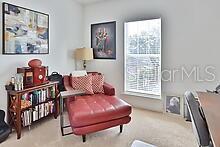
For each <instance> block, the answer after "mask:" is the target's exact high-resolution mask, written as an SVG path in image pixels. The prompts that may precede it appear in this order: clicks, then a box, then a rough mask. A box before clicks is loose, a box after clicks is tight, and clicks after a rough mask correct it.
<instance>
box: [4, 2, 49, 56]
mask: <svg viewBox="0 0 220 147" xmlns="http://www.w3.org/2000/svg"><path fill="white" fill-rule="evenodd" d="M2 14H3V16H2V23H3V25H2V28H3V31H2V39H3V40H2V42H3V54H7V55H14V54H49V14H46V13H42V12H38V11H35V10H31V9H28V8H24V7H21V6H16V5H13V4H9V3H5V2H4V3H2Z"/></svg>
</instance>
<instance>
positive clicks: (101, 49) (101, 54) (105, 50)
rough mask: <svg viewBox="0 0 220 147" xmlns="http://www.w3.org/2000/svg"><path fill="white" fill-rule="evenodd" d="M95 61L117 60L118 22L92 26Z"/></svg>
mask: <svg viewBox="0 0 220 147" xmlns="http://www.w3.org/2000/svg"><path fill="white" fill-rule="evenodd" d="M91 47H92V48H93V54H94V59H116V22H115V21H113V22H106V23H99V24H92V25H91Z"/></svg>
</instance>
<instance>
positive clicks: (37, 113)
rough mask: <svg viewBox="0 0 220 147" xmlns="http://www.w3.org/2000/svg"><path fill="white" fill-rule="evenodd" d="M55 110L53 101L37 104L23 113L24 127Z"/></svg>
mask: <svg viewBox="0 0 220 147" xmlns="http://www.w3.org/2000/svg"><path fill="white" fill-rule="evenodd" d="M54 111H55V107H54V103H53V102H48V103H44V104H41V105H38V106H35V107H34V108H32V109H29V110H27V111H24V112H23V113H22V124H23V126H24V127H25V126H30V125H31V123H32V122H34V121H37V120H39V119H41V118H43V117H45V116H47V115H49V114H51V113H54Z"/></svg>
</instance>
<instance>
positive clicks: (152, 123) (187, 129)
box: [0, 108, 197, 147]
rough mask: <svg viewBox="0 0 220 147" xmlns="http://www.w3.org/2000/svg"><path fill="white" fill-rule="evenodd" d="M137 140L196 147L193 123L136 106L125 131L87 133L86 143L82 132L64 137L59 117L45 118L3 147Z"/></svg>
mask: <svg viewBox="0 0 220 147" xmlns="http://www.w3.org/2000/svg"><path fill="white" fill-rule="evenodd" d="M134 140H141V141H144V142H147V143H150V144H153V145H156V146H158V147H196V146H197V145H196V142H195V138H194V135H193V133H192V130H191V124H190V123H187V122H185V121H184V119H182V118H178V117H171V116H169V115H166V114H162V113H157V112H151V111H146V110H140V109H135V108H134V109H133V112H132V121H131V122H130V123H129V124H128V125H125V126H124V130H123V133H122V134H119V127H115V128H111V129H108V130H104V131H100V132H97V133H92V134H89V135H87V141H86V143H83V142H82V138H81V136H75V135H69V136H65V137H62V136H61V133H60V127H59V119H56V120H55V119H53V117H51V118H48V119H46V120H42V121H40V122H39V123H36V124H35V125H33V126H32V127H31V130H30V131H29V130H28V129H27V128H25V129H23V130H22V138H21V139H20V140H17V139H16V133H13V134H11V135H10V137H9V139H8V140H7V141H5V142H4V143H2V144H0V147H130V146H131V144H132V142H133V141H134Z"/></svg>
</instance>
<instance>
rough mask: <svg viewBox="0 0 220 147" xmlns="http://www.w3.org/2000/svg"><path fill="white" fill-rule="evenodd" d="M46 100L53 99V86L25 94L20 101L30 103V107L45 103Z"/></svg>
mask: <svg viewBox="0 0 220 147" xmlns="http://www.w3.org/2000/svg"><path fill="white" fill-rule="evenodd" d="M47 98H55V87H54V86H53V87H50V88H47V89H42V90H36V91H33V92H30V93H25V94H24V95H23V96H22V100H24V101H30V104H31V105H32V106H34V105H37V104H39V103H41V102H44V101H46V99H47Z"/></svg>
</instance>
